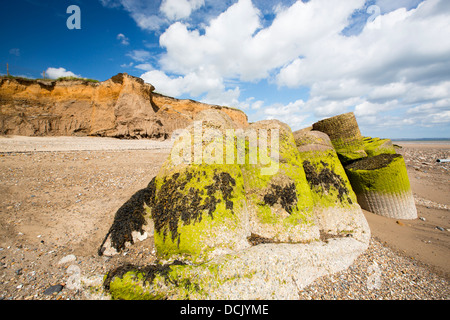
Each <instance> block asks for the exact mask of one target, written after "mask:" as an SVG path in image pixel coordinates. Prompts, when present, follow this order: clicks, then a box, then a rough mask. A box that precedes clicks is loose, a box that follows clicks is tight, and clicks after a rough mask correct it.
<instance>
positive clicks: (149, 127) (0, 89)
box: [0, 73, 248, 139]
mask: <svg viewBox="0 0 450 320" xmlns="http://www.w3.org/2000/svg"><path fill="white" fill-rule="evenodd" d="M154 90H155V88H154V87H153V86H152V85H151V84H147V83H144V81H143V80H142V79H140V78H137V77H133V76H130V75H128V74H126V73H120V74H117V75H115V76H114V77H112V78H111V79H108V80H106V81H103V82H99V83H94V82H90V81H86V80H83V79H79V80H78V79H76V80H30V79H22V78H9V77H2V78H0V134H2V135H22V136H73V135H75V136H102V137H115V138H129V139H141V138H148V139H167V138H169V137H170V136H171V134H172V132H173V131H174V130H176V129H183V128H185V127H187V126H188V125H189V124H190V123H191V122H192V121H193V119H194V116H195V115H196V114H197V113H198V112H201V111H203V110H205V109H217V110H219V111H221V112H224V113H226V114H227V115H229V116H230V117H231V119H232V120H233V121H234V122H235V123H236V124H237V125H238V126H239V127H246V126H247V125H248V122H247V116H246V115H245V113H244V112H242V111H240V110H237V109H233V108H229V107H223V106H214V105H208V104H204V103H200V102H197V101H193V100H179V99H175V98H171V97H167V96H163V95H161V94H158V93H154V92H153V91H154Z"/></svg>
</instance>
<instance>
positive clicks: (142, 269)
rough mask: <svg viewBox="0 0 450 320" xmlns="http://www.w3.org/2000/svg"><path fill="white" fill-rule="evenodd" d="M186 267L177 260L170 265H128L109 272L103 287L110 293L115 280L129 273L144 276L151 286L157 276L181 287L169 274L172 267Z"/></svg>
mask: <svg viewBox="0 0 450 320" xmlns="http://www.w3.org/2000/svg"><path fill="white" fill-rule="evenodd" d="M182 265H186V264H185V263H183V262H181V261H178V260H175V261H174V262H172V263H170V264H164V265H160V264H151V265H147V266H136V265H133V264H126V265H123V266H120V267H117V268H115V269H113V270H111V271H109V272H108V274H107V275H106V278H105V280H104V281H103V287H104V288H105V289H106V290H108V291H109V289H110V285H111V282H112V281H113V279H114V278H123V276H124V275H125V274H126V273H127V272H130V271H132V272H136V273H140V274H142V275H143V282H144V284H145V283H148V284H151V283H152V282H153V280H154V279H155V277H156V276H157V275H160V276H162V277H163V278H164V280H165V282H166V283H172V284H174V285H179V284H178V283H177V282H176V281H175V280H173V279H171V278H170V277H169V273H170V271H171V269H172V266H182Z"/></svg>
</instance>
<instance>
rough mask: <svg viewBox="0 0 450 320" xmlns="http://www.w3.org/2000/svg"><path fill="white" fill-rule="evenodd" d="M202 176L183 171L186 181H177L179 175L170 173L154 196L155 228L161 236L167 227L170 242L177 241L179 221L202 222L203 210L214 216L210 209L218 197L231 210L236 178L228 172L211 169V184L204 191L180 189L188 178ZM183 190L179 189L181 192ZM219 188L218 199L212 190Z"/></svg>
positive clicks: (213, 206) (217, 202) (188, 222)
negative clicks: (219, 194) (212, 171)
mask: <svg viewBox="0 0 450 320" xmlns="http://www.w3.org/2000/svg"><path fill="white" fill-rule="evenodd" d="M197 175H203V177H201V178H202V179H205V178H206V173H205V172H202V173H191V172H189V173H187V174H186V178H187V179H186V180H181V181H180V180H179V175H177V174H174V175H173V176H172V177H170V178H167V177H166V178H165V179H164V182H163V184H162V186H161V189H160V190H159V192H158V195H157V197H156V199H155V203H154V205H153V207H152V218H153V221H154V223H155V230H156V232H158V233H161V232H162V234H163V236H164V238H165V237H166V236H167V230H170V233H171V235H172V241H176V240H177V242H178V244H179V242H180V234H179V233H178V223H179V220H180V219H181V221H182V222H183V223H184V224H185V225H189V224H195V223H197V222H201V221H202V214H203V212H205V211H206V212H208V215H209V216H210V217H211V218H212V219H214V212H215V211H216V208H217V204H219V203H220V202H221V201H222V199H223V201H225V206H226V209H228V210H230V211H231V212H232V213H233V202H232V201H231V198H232V193H233V190H234V187H235V186H236V181H235V179H233V178H232V177H231V176H230V174H229V173H226V172H220V173H217V172H214V176H213V181H214V182H213V183H212V184H210V185H207V186H206V187H205V190H206V196H204V190H200V189H196V188H193V187H191V188H190V189H189V191H188V192H186V190H184V188H185V186H186V184H187V182H188V181H190V180H192V179H195V181H198V180H197V179H198V178H200V176H197ZM181 191H183V192H181ZM217 191H220V192H221V194H222V197H221V198H222V199H221V198H220V197H216V192H217Z"/></svg>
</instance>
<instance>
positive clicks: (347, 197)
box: [294, 130, 362, 235]
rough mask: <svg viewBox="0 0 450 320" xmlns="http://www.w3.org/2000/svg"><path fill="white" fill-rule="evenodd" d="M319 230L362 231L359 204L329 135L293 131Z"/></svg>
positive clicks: (333, 231)
mask: <svg viewBox="0 0 450 320" xmlns="http://www.w3.org/2000/svg"><path fill="white" fill-rule="evenodd" d="M294 137H295V142H296V145H297V149H298V151H299V153H300V156H301V157H302V163H303V168H304V170H305V173H306V179H307V181H308V183H309V186H310V188H311V194H312V197H313V200H314V219H315V221H316V224H317V226H318V227H319V229H320V230H321V233H322V234H334V235H342V234H345V233H346V232H351V233H352V234H354V235H355V234H356V233H358V232H362V228H361V226H360V225H358V224H360V220H361V219H360V218H359V217H361V215H362V211H361V207H360V206H359V205H358V203H357V198H356V195H355V193H354V192H353V189H352V187H351V184H350V181H349V180H348V178H347V174H346V173H345V169H344V167H343V166H342V164H341V162H340V161H339V158H338V155H337V153H336V151H335V150H334V147H333V145H332V143H331V140H330V138H329V137H328V135H327V134H325V133H323V132H320V131H314V130H313V131H305V130H300V131H296V132H294Z"/></svg>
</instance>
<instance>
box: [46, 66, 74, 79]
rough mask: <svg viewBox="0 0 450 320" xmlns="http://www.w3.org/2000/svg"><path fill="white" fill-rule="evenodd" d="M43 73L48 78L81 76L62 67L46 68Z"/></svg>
mask: <svg viewBox="0 0 450 320" xmlns="http://www.w3.org/2000/svg"><path fill="white" fill-rule="evenodd" d="M45 74H46V76H47V77H49V78H50V79H58V78H61V77H75V78H81V76H79V75H76V74H75V73H73V72H72V71H68V70H66V69H64V68H48V69H47V70H46V71H45Z"/></svg>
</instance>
